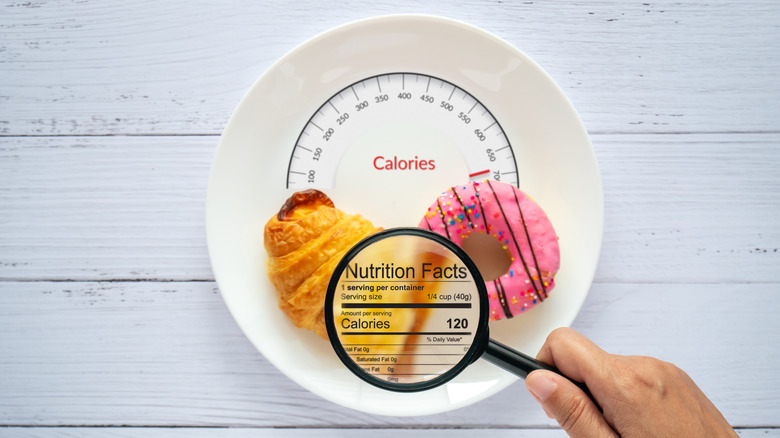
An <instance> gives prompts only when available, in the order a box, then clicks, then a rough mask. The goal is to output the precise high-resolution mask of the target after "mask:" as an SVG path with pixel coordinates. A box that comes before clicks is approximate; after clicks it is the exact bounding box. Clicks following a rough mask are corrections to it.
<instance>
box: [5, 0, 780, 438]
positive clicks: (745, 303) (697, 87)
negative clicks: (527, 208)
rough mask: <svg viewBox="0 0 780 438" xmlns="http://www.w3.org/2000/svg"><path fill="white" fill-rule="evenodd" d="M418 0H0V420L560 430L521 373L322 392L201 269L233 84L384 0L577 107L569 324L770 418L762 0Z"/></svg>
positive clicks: (252, 431) (774, 221)
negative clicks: (373, 405)
mask: <svg viewBox="0 0 780 438" xmlns="http://www.w3.org/2000/svg"><path fill="white" fill-rule="evenodd" d="M428 3H429V5H427V6H423V2H419V1H400V2H399V1H393V2H390V1H382V2H375V3H374V4H365V3H356V4H342V3H332V4H324V3H320V2H316V1H314V0H308V1H298V2H283V1H266V2H203V1H192V0H188V1H163V2H158V1H127V2H121V1H91V0H87V1H74V2H70V1H45V0H42V1H38V0H30V1H27V0H18V1H13V0H10V1H8V0H3V1H2V2H1V3H0V436H13V437H16V436H32V437H40V436H86V437H93V436H123V437H140V436H144V437H146V436H174V437H176V436H182V437H184V436H186V437H223V436H224V437H249V436H252V437H256V436H281V437H301V436H326V435H327V436H347V437H368V436H370V437H379V438H384V437H388V438H389V437H395V436H396V435H397V434H398V430H396V429H399V428H402V429H404V430H403V433H406V434H412V435H419V436H425V437H445V436H446V437H456V438H457V437H472V436H488V435H489V436H493V435H496V434H498V435H499V436H513V437H552V436H555V437H558V436H563V435H564V434H563V433H562V431H560V430H559V429H556V428H555V423H554V422H552V421H551V420H549V419H547V417H546V416H545V415H544V413H543V412H542V410H541V409H540V408H539V407H538V406H537V405H536V403H535V402H534V401H533V400H532V399H531V397H530V396H529V395H528V394H527V392H526V391H525V389H524V387H523V384H522V382H518V383H516V384H514V385H513V386H511V387H510V388H508V389H506V390H505V391H503V392H501V393H499V394H498V395H496V396H494V397H492V398H489V399H487V400H484V401H482V402H479V403H477V404H475V405H472V406H471V407H468V408H465V409H461V410H458V411H455V412H449V413H445V414H440V415H433V416H425V417H412V418H395V417H382V416H375V415H367V414H363V413H359V412H355V411H351V410H348V409H345V408H342V407H340V406H337V405H333V404H331V403H329V402H326V401H324V400H322V399H320V398H319V397H317V396H315V395H313V394H311V393H309V392H307V391H306V390H304V389H302V388H300V387H298V386H297V385H296V384H295V383H293V382H292V381H290V380H288V379H287V378H286V377H285V376H284V375H283V374H281V373H280V372H279V371H277V370H276V369H275V368H274V367H273V366H271V365H270V364H269V363H268V362H267V361H266V360H265V359H264V358H263V356H262V355H261V354H260V353H258V352H257V351H256V350H255V349H254V348H253V347H252V346H251V345H250V344H249V342H248V341H247V340H246V338H245V337H244V336H243V334H242V333H241V332H240V330H239V329H238V327H237V326H236V324H235V322H234V321H233V319H232V318H231V316H230V315H229V314H228V312H227V310H226V307H225V305H224V303H223V302H222V299H221V297H220V295H219V291H218V288H217V285H216V284H215V283H214V281H213V275H212V272H211V270H210V266H209V260H208V257H207V253H206V245H205V233H204V198H205V189H206V183H207V178H208V172H209V165H210V162H211V159H212V157H213V154H214V151H215V148H216V145H217V142H218V140H219V135H220V133H221V131H222V129H223V127H224V126H225V123H226V122H227V119H228V117H229V116H230V114H231V112H232V111H233V109H234V107H235V106H236V104H237V103H238V101H239V99H240V98H241V96H242V95H243V94H244V93H245V91H246V90H247V89H248V88H249V87H250V85H251V84H252V83H253V82H254V81H255V79H256V78H257V77H258V76H259V75H260V74H262V73H263V71H264V70H265V69H266V68H268V67H269V66H270V65H271V64H272V63H273V62H275V61H276V60H277V59H278V58H279V57H281V56H282V55H284V54H285V53H286V52H287V51H288V50H290V49H292V48H293V47H294V46H296V45H297V44H299V43H301V42H303V41H304V40H306V39H307V38H309V37H311V36H313V35H315V34H316V33H319V32H322V31H325V30H327V29H329V28H331V27H333V26H336V25H339V24H343V23H346V22H348V21H352V20H355V19H360V18H365V17H369V16H372V15H380V14H387V13H398V12H422V13H431V14H436V15H443V16H448V17H451V18H455V19H460V20H463V21H466V22H469V23H471V24H473V25H476V26H479V27H482V28H484V29H486V30H488V31H490V32H493V33H495V34H497V35H499V36H500V37H502V38H504V39H506V40H507V41H509V42H510V43H512V44H513V45H515V46H516V47H518V48H519V49H521V50H523V51H524V52H526V53H527V54H528V55H529V56H531V57H532V58H533V59H534V60H536V61H537V62H538V63H539V64H540V65H541V66H542V67H543V68H544V69H545V70H546V71H547V72H548V73H549V74H550V75H551V76H552V77H553V78H554V79H555V80H556V81H557V82H558V83H559V84H560V85H561V87H562V88H563V90H564V91H565V93H566V94H567V95H568V96H569V98H570V99H571V100H572V102H573V103H574V105H575V107H576V108H577V110H578V111H579V112H580V114H581V117H582V118H583V120H584V122H585V125H586V127H587V129H588V131H589V133H590V135H591V139H592V142H593V145H594V148H595V151H596V154H597V157H598V160H599V164H600V167H601V172H602V178H603V184H604V194H605V216H606V223H605V233H604V243H603V248H602V255H601V259H600V262H599V268H598V271H597V273H596V278H595V282H594V284H593V287H592V289H591V292H590V295H589V296H588V299H587V301H586V303H585V306H584V307H583V309H582V311H581V313H580V315H579V317H578V318H577V320H576V321H575V323H574V327H575V328H576V329H578V330H580V331H582V332H583V333H584V334H586V335H587V336H589V337H591V338H592V339H594V340H595V341H596V342H598V343H599V344H600V345H602V346H603V347H604V348H606V349H607V350H609V351H612V352H615V353H622V354H644V355H652V356H657V357H660V358H662V359H665V360H668V361H671V362H674V363H676V364H678V365H679V366H681V367H682V368H684V369H685V370H686V371H688V373H689V374H690V375H691V376H692V377H693V378H694V380H696V382H697V383H698V384H699V385H700V386H701V387H702V388H703V390H704V391H705V393H706V394H708V395H709V396H710V398H711V399H712V400H713V401H714V403H715V404H716V405H717V406H718V407H719V408H720V409H721V411H722V412H723V414H724V415H725V416H726V418H727V419H728V420H729V421H730V422H731V423H732V424H733V425H734V426H735V427H736V428H737V430H738V431H739V432H740V434H741V435H742V436H750V437H754V436H755V437H758V436H761V437H764V436H780V372H778V369H780V347H779V345H780V322H779V321H780V318H778V314H779V313H780V269H778V268H780V220H779V219H778V213H780V171H779V170H778V169H779V166H780V80H778V72H780V27H779V26H780V3H778V2H777V1H775V0H764V1H746V2H732V1H721V0H717V1H708V2H684V3H682V4H681V3H678V2H667V1H661V2H658V1H650V0H648V1H647V2H644V3H643V2H639V1H637V2H626V1H618V0H614V1H601V2H584V3H581V4H568V3H563V2H510V1H506V2H489V3H488V2H479V1H460V2H457V3H454V4H449V2H444V1H441V2H428ZM407 429H412V430H407Z"/></svg>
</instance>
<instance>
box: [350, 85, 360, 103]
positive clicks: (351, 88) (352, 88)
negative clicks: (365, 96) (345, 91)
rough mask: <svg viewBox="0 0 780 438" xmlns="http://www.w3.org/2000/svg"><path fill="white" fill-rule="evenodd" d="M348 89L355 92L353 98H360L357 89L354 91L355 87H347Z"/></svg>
mask: <svg viewBox="0 0 780 438" xmlns="http://www.w3.org/2000/svg"><path fill="white" fill-rule="evenodd" d="M349 89H350V90H352V93H354V94H355V99H357V100H360V98H359V97H358V95H357V91H355V87H349Z"/></svg>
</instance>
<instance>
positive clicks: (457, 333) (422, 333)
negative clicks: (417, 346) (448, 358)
mask: <svg viewBox="0 0 780 438" xmlns="http://www.w3.org/2000/svg"><path fill="white" fill-rule="evenodd" d="M340 335H342V336H351V335H363V336H369V335H389V336H392V335H395V336H399V335H409V336H415V335H420V336H425V335H431V336H471V332H341V333H340Z"/></svg>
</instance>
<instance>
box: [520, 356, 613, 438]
mask: <svg viewBox="0 0 780 438" xmlns="http://www.w3.org/2000/svg"><path fill="white" fill-rule="evenodd" d="M525 386H526V388H528V391H529V392H530V393H531V394H532V395H533V396H534V398H535V399H536V401H538V402H539V403H540V404H541V405H542V408H543V409H544V410H545V412H546V413H547V414H548V416H552V417H553V418H555V420H556V421H557V422H558V424H559V425H560V426H561V427H562V428H563V430H565V431H566V433H568V434H569V436H571V437H572V438H577V437H617V436H618V435H617V434H616V433H615V431H614V430H612V428H611V427H610V426H609V424H607V421H606V420H605V419H604V417H603V416H602V415H601V413H600V412H599V410H598V408H597V407H596V405H594V404H593V402H592V401H591V400H590V398H588V396H587V395H585V393H584V392H582V390H581V389H580V388H578V387H577V386H576V385H574V384H573V383H571V382H570V381H569V380H567V379H566V378H564V377H563V376H560V375H558V374H555V373H553V372H550V371H545V370H538V371H534V372H532V373H530V374H528V376H527V377H526V379H525Z"/></svg>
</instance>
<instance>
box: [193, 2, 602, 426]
mask: <svg viewBox="0 0 780 438" xmlns="http://www.w3.org/2000/svg"><path fill="white" fill-rule="evenodd" d="M391 72H416V73H424V74H428V75H432V76H436V77H439V78H442V79H445V80H447V81H449V82H451V83H454V84H457V85H458V86H460V87H461V88H463V89H465V90H467V91H468V92H470V93H471V94H472V95H474V96H475V97H477V98H478V99H479V100H480V101H481V102H482V103H483V104H484V105H485V107H487V108H489V109H490V110H491V112H492V113H493V114H494V115H495V117H496V118H497V119H499V120H501V123H502V126H503V128H504V131H505V133H506V135H507V137H508V138H509V140H510V142H511V143H512V146H513V149H514V152H515V157H516V159H517V165H518V169H519V173H520V187H521V188H522V189H523V190H525V191H526V192H527V193H529V194H530V195H531V196H532V197H534V198H535V199H536V200H537V201H538V202H539V203H540V204H541V205H542V207H543V208H544V209H545V210H546V211H547V213H548V216H549V217H550V219H551V221H552V222H553V225H554V226H555V229H556V231H557V232H558V235H559V237H560V247H561V269H560V271H559V273H558V276H557V277H556V283H557V285H556V287H555V289H554V290H553V291H552V293H551V295H550V298H549V299H548V300H546V301H545V302H544V303H543V304H541V305H539V306H537V307H536V308H534V309H533V310H532V311H530V312H528V313H527V314H523V315H522V316H520V317H516V318H513V319H511V320H505V321H498V322H494V323H491V337H492V338H494V339H496V340H498V341H501V342H503V343H506V344H509V345H511V346H513V347H515V348H517V349H519V350H521V351H524V352H526V353H528V354H531V355H534V354H536V353H537V352H538V350H539V348H540V347H541V345H542V344H543V343H544V340H545V338H546V336H547V335H548V334H549V333H550V332H551V331H552V330H553V329H555V328H557V327H561V326H568V325H570V324H571V322H572V321H573V320H574V318H575V317H576V315H577V313H578V312H579V309H580V307H581V306H582V303H583V301H584V300H585V297H586V295H587V292H588V289H589V287H590V284H591V281H592V279H593V275H594V272H595V270H596V264H597V261H598V256H599V250H600V247H601V236H602V228H603V197H602V191H601V180H600V176H599V171H598V167H597V164H596V159H595V156H594V154H593V150H592V148H591V145H590V141H589V139H588V136H587V133H586V131H585V129H584V127H583V125H582V122H581V121H580V119H579V117H578V116H577V113H576V112H575V110H574V108H573V107H572V105H571V104H570V103H569V101H568V100H567V99H566V97H565V96H564V94H563V93H562V91H561V90H560V89H559V88H558V87H557V86H556V84H555V83H554V82H553V81H552V80H551V79H550V78H549V77H548V76H547V75H546V74H545V73H544V72H543V71H542V70H541V68H539V67H538V66H537V65H536V64H535V63H534V62H533V61H531V59H529V58H528V57H527V56H526V55H524V54H523V53H521V52H520V51H518V50H517V49H515V48H514V47H512V46H511V45H509V44H508V43H506V42H505V41H503V40H501V39H499V38H497V37H496V36H494V35H491V34H489V33H487V32H485V31H482V30H480V29H477V28H474V27H472V26H469V25H466V24H463V23H460V22H456V21H452V20H448V19H443V18H437V17H430V16H417V15H414V16H409V15H397V16H384V17H377V18H372V19H368V20H363V21H359V22H355V23H351V24H347V25H345V26H342V27H339V28H336V29H333V30H331V31H328V32H326V33H323V34H321V35H319V36H317V37H315V38H313V39H312V40H310V41H307V42H306V43H304V44H302V45H301V46H299V47H298V48H296V49H295V50H293V51H292V52H290V53H289V54H287V55H286V56H284V57H283V58H282V59H281V60H279V61H278V62H277V63H276V64H275V65H273V66H272V67H271V68H270V69H269V70H268V71H267V72H266V73H265V74H264V75H263V76H262V77H261V78H260V79H259V80H258V81H257V82H256V83H255V84H254V85H253V86H252V88H251V89H250V90H249V92H248V93H247V94H246V96H245V97H244V99H243V100H242V101H241V103H240V104H239V106H238V108H237V109H236V111H235V113H234V114H233V116H232V117H231V119H230V121H229V123H228V125H227V127H226V128H225V132H224V133H223V135H222V138H221V140H220V143H219V148H218V149H217V153H216V156H215V159H214V163H213V166H212V169H211V175H210V180H209V186H208V194H207V206H206V222H207V238H208V248H209V255H210V257H211V263H212V267H213V270H214V275H215V277H216V280H217V283H218V285H219V288H220V291H221V293H222V296H223V297H224V300H225V302H226V303H227V306H228V308H229V309H230V312H231V313H232V315H233V316H234V318H235V319H236V321H237V322H238V324H239V326H240V327H241V329H242V330H243V331H244V333H245V334H246V336H247V337H248V338H249V339H250V341H251V342H252V343H253V344H254V345H255V346H256V347H257V349H258V350H260V352H262V354H263V355H264V356H265V357H266V358H267V359H268V360H269V361H270V362H271V363H273V364H274V365H275V366H276V367H277V368H278V369H279V370H280V371H281V372H283V373H284V374H285V375H287V376H288V377H289V378H290V379H292V380H294V381H295V382H297V383H298V384H300V385H301V386H303V387H304V388H306V389H308V390H310V391H311V392H313V393H315V394H318V395H320V396H321V397H323V398H325V399H327V400H330V401H332V402H334V403H338V404H340V405H343V406H346V407H349V408H352V409H356V410H360V411H365V412H369V413H375V414H384V415H424V414H433V413H439V412H444V411H448V410H451V409H456V408H460V407H463V406H466V405H469V404H471V403H474V402H476V401H479V400H482V399H484V398H486V397H488V396H490V395H492V394H495V393H496V392H498V391H500V390H502V389H504V388H506V387H507V386H508V385H510V384H511V383H513V382H514V381H516V380H517V378H516V377H514V376H512V375H510V374H509V373H507V372H505V371H502V370H500V369H498V368H496V367H495V366H493V365H491V364H489V363H487V362H485V361H477V362H476V363H474V364H473V365H471V366H470V367H469V368H468V369H466V371H464V372H463V373H462V374H461V375H459V376H458V377H457V378H456V379H455V380H453V381H452V382H450V383H448V384H446V385H443V386H441V387H438V388H436V389H432V390H429V391H425V392H421V393H413V394H402V393H394V392H389V391H385V390H381V389H377V388H374V387H372V386H370V385H368V384H366V383H363V382H362V381H361V380H360V379H358V378H357V377H355V376H354V375H352V374H351V373H350V371H348V370H347V369H346V368H345V367H344V366H343V365H342V364H341V362H340V361H339V359H338V358H337V356H336V354H335V353H334V352H333V350H332V349H331V347H330V344H329V343H328V342H327V341H324V340H322V339H320V338H318V337H317V336H315V335H314V334H313V333H311V332H308V331H305V330H301V329H297V328H295V327H294V326H293V325H292V324H291V323H290V322H289V321H288V320H287V318H286V317H285V316H284V314H283V313H282V312H281V311H280V310H279V308H278V306H277V303H276V293H275V291H274V289H273V287H272V286H271V284H270V283H269V281H268V280H267V277H266V271H265V262H266V254H265V250H264V249H263V241H262V232H263V227H264V225H265V223H266V222H267V221H268V219H269V218H271V216H273V215H274V214H276V212H277V211H278V209H279V207H280V206H281V205H282V203H283V202H284V200H285V199H286V198H287V197H288V196H289V195H290V194H291V191H290V190H288V189H286V188H285V183H286V172H287V165H288V163H289V160H290V153H291V151H292V148H293V147H294V145H295V141H296V139H297V137H298V135H299V134H300V131H301V129H302V128H303V127H304V126H305V125H306V123H307V121H308V119H309V117H311V115H312V114H313V113H314V112H315V111H316V110H317V108H318V107H319V106H320V105H321V104H322V103H323V102H325V101H326V100H327V99H328V98H330V97H331V96H332V95H333V94H335V93H336V92H338V91H339V90H341V89H342V88H344V87H345V86H348V85H350V84H352V83H354V82H357V81H360V80H362V79H364V78H367V77H369V76H373V75H378V74H383V73H391ZM413 189H414V188H413V187H410V190H413ZM445 189H446V187H443V188H441V190H445ZM336 198H337V195H336V197H334V201H335V200H336ZM431 202H433V199H431ZM336 206H337V207H340V205H339V203H338V202H337V203H336ZM341 207H343V206H341ZM343 209H344V210H345V211H347V212H349V213H361V214H363V215H364V216H367V217H369V218H370V219H372V221H374V222H375V224H376V225H379V226H384V227H388V226H395V225H399V224H386V223H382V221H381V218H379V220H377V219H376V218H372V217H370V216H371V212H370V211H349V210H348V209H347V208H343ZM410 214H411V215H412V217H415V218H417V219H415V221H414V222H412V223H407V224H405V225H408V226H414V225H416V223H417V220H419V218H421V217H422V216H423V214H424V211H420V212H410ZM518 396H520V397H522V396H525V395H518Z"/></svg>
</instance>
